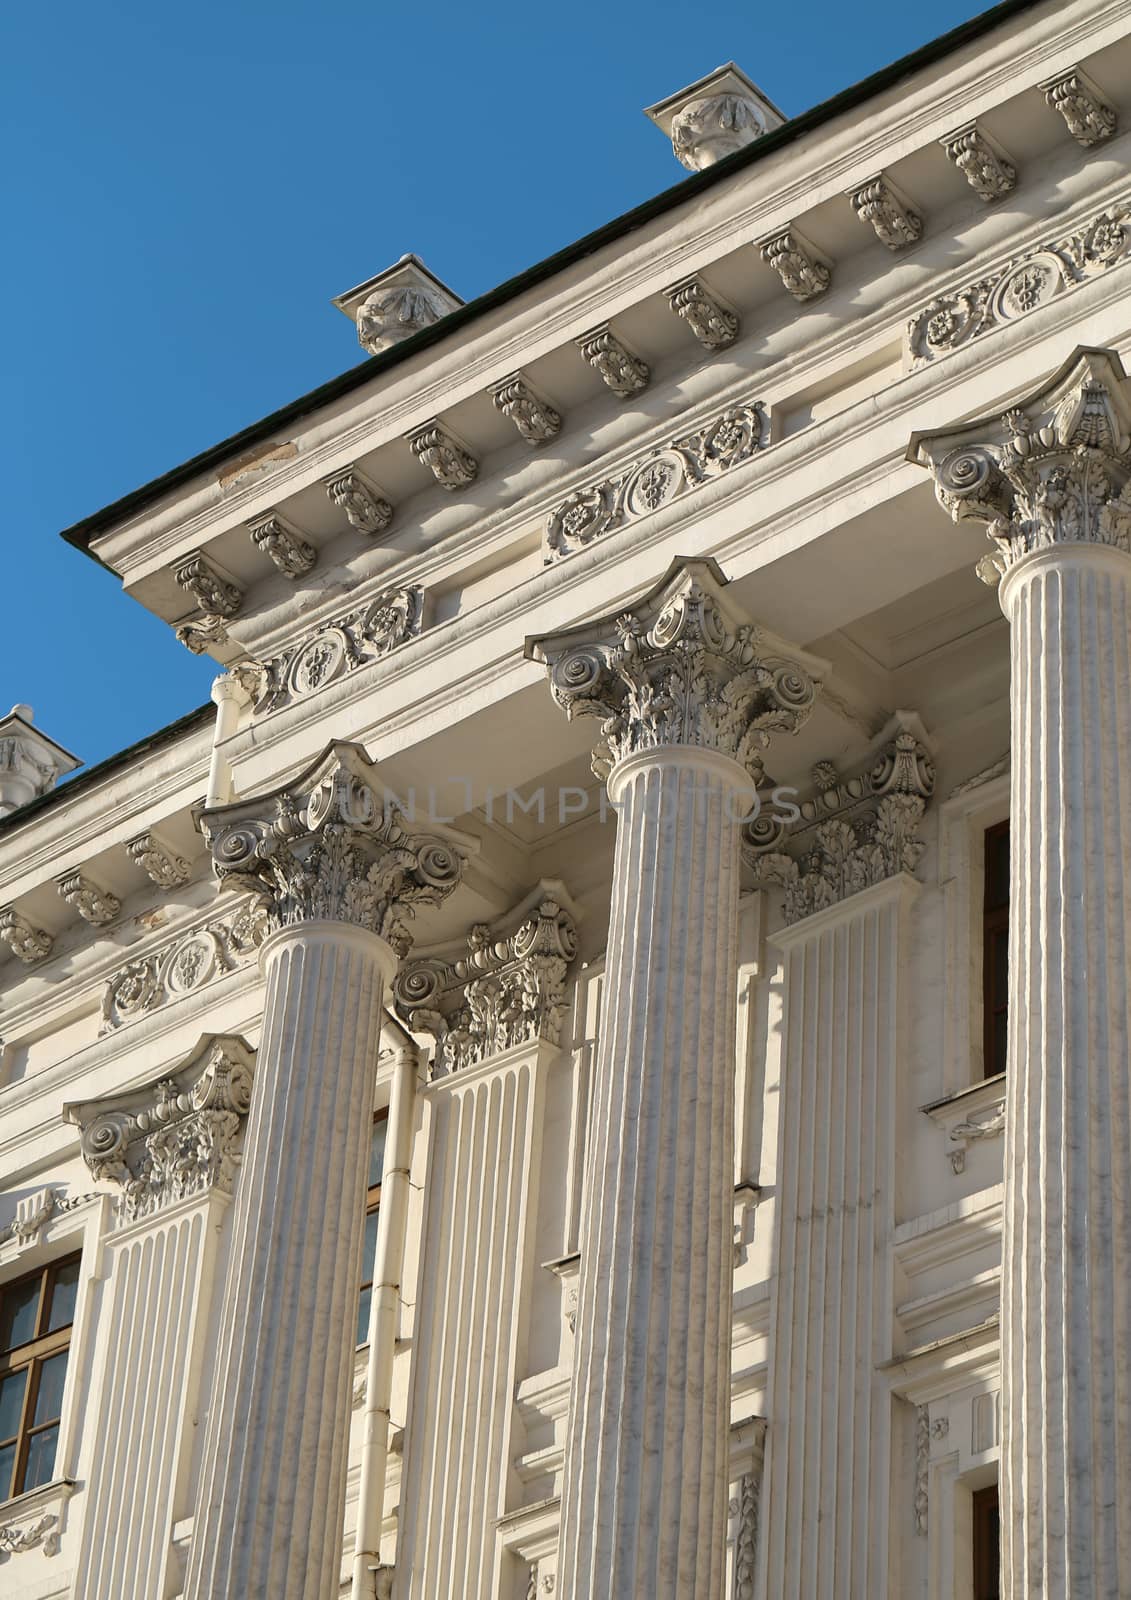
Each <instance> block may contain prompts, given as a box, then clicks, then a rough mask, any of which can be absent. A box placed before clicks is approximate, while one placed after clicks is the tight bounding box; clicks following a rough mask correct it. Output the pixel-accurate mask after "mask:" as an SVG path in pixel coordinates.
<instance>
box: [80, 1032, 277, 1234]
mask: <svg viewBox="0 0 1131 1600" xmlns="http://www.w3.org/2000/svg"><path fill="white" fill-rule="evenodd" d="M253 1071H254V1057H253V1055H252V1053H251V1051H250V1050H249V1049H248V1048H247V1046H246V1045H245V1044H244V1043H243V1041H242V1040H240V1039H236V1038H214V1039H207V1040H206V1041H205V1042H204V1046H203V1048H201V1049H198V1050H197V1051H196V1053H195V1054H194V1055H193V1056H192V1057H190V1059H189V1060H188V1061H187V1062H185V1063H184V1065H182V1066H181V1067H179V1068H178V1069H177V1070H176V1071H175V1072H173V1073H171V1074H169V1075H168V1076H165V1077H161V1078H159V1079H157V1080H156V1081H155V1082H153V1083H150V1084H148V1085H146V1086H145V1087H144V1088H142V1089H136V1090H132V1091H129V1092H128V1093H126V1094H123V1095H108V1096H106V1097H104V1098H103V1099H100V1100H91V1101H85V1102H82V1103H78V1104H72V1105H68V1106H65V1107H64V1116H65V1117H66V1118H67V1120H68V1121H69V1122H72V1123H74V1124H75V1125H76V1126H77V1127H78V1128H79V1129H80V1130H81V1136H80V1149H81V1152H82V1156H83V1160H84V1161H85V1162H86V1165H87V1168H88V1170H89V1171H90V1174H91V1176H92V1177H93V1178H94V1180H95V1181H96V1182H98V1183H112V1184H114V1185H115V1186H116V1188H117V1189H118V1191H119V1193H118V1198H117V1205H116V1212H117V1220H118V1222H119V1224H120V1225H124V1224H126V1223H130V1222H136V1221H137V1220H138V1219H139V1218H142V1217H147V1216H151V1215H152V1214H153V1213H154V1212H156V1211H159V1210H161V1209H162V1208H163V1207H164V1206H167V1205H171V1204H173V1203H175V1202H176V1201H178V1200H183V1199H187V1198H188V1197H190V1196H192V1195H195V1194H199V1193H202V1192H204V1191H206V1190H212V1189H215V1190H218V1191H220V1192H221V1193H223V1194H230V1193H231V1191H232V1184H233V1181H234V1178H235V1173H236V1168H237V1166H238V1165H239V1160H240V1157H239V1147H238V1141H239V1135H240V1131H241V1128H242V1125H243V1121H244V1119H245V1118H246V1116H247V1113H248V1111H249V1109H250V1107H251V1084H252V1074H253Z"/></svg>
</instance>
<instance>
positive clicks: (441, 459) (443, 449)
mask: <svg viewBox="0 0 1131 1600" xmlns="http://www.w3.org/2000/svg"><path fill="white" fill-rule="evenodd" d="M406 438H407V441H408V446H409V449H410V450H411V451H412V453H413V455H414V456H415V457H416V459H417V460H418V461H419V462H420V464H421V466H423V467H427V468H428V471H429V472H430V473H431V474H432V476H433V477H434V478H435V480H436V482H437V483H438V484H439V485H440V486H441V488H444V489H447V490H449V491H450V492H451V493H453V494H454V493H455V491H456V490H457V489H466V488H467V486H468V484H470V483H474V482H475V480H476V478H477V477H478V476H479V463H478V461H476V459H475V457H474V456H473V455H472V454H471V452H470V451H469V450H465V449H464V447H463V446H462V445H461V444H458V443H457V442H456V440H455V439H453V438H452V436H451V434H450V433H448V432H447V431H446V429H444V428H442V427H441V426H440V424H439V423H438V422H437V421H436V420H435V419H433V420H432V421H431V422H425V423H422V424H421V426H420V427H419V428H414V429H413V431H412V432H411V433H410V434H407V435H406Z"/></svg>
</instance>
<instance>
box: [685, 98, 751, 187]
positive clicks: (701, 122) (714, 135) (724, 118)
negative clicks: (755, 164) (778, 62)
mask: <svg viewBox="0 0 1131 1600" xmlns="http://www.w3.org/2000/svg"><path fill="white" fill-rule="evenodd" d="M766 127H767V119H766V117H765V114H764V113H763V111H762V108H761V107H760V106H759V105H758V103H757V101H756V100H754V99H753V98H751V97H749V96H747V95H743V94H713V95H707V96H706V97H705V98H703V99H702V100H692V101H690V102H689V103H688V104H687V105H685V106H684V107H683V108H682V110H680V111H678V112H677V113H676V115H675V116H674V117H673V118H672V124H671V140H672V149H673V150H674V151H675V154H676V158H677V159H678V160H679V162H680V163H681V164H682V165H683V166H685V167H686V168H687V169H688V171H689V172H702V171H703V170H704V168H706V167H711V166H714V164H715V162H716V161H721V160H722V159H723V158H724V156H729V155H733V154H734V152H735V151H736V150H741V149H743V147H744V146H746V145H748V144H751V143H753V141H754V140H755V139H760V138H761V137H762V135H763V134H764V133H765V132H766Z"/></svg>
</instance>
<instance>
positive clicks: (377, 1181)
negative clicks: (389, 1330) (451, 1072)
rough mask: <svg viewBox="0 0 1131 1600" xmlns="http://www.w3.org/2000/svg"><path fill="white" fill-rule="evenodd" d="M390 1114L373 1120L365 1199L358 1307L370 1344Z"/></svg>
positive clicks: (360, 1338)
mask: <svg viewBox="0 0 1131 1600" xmlns="http://www.w3.org/2000/svg"><path fill="white" fill-rule="evenodd" d="M388 1128H389V1113H388V1112H387V1111H378V1113H377V1115H376V1116H375V1117H374V1119H373V1138H372V1140H371V1142H370V1145H369V1189H368V1191H367V1193H366V1196H365V1243H364V1245H363V1246H362V1250H363V1254H362V1257H361V1270H362V1272H363V1273H364V1274H365V1276H364V1278H363V1279H362V1282H361V1294H360V1295H359V1297H358V1306H357V1342H358V1344H368V1343H369V1304H370V1301H371V1300H372V1299H373V1257H374V1254H375V1252H376V1250H377V1214H378V1212H379V1211H380V1209H381V1173H382V1171H383V1170H384V1166H385V1134H386V1133H387V1132H388Z"/></svg>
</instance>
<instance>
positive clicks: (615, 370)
mask: <svg viewBox="0 0 1131 1600" xmlns="http://www.w3.org/2000/svg"><path fill="white" fill-rule="evenodd" d="M574 343H575V344H576V345H577V348H578V349H579V350H580V351H581V354H582V355H583V356H584V357H585V359H586V361H588V363H589V365H590V366H591V367H592V368H593V371H594V372H595V373H596V374H597V376H598V377H599V378H600V380H601V382H602V383H603V384H604V385H605V387H606V388H607V389H611V390H612V391H613V393H614V394H615V395H616V397H617V399H618V400H628V399H630V398H631V396H632V395H634V394H639V393H640V392H641V390H642V389H646V388H647V387H648V382H649V379H650V378H651V376H652V372H651V368H650V367H649V366H648V364H647V362H644V361H641V360H639V358H638V357H636V356H634V355H633V354H632V352H631V351H630V350H628V349H626V348H625V346H624V345H623V344H622V343H621V342H620V340H619V339H618V338H617V336H616V334H615V333H613V332H612V331H611V330H610V328H609V324H608V323H607V322H602V323H601V325H600V327H597V328H591V329H590V331H589V332H588V333H583V334H582V335H581V337H580V338H579V339H576V340H575V341H574Z"/></svg>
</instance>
